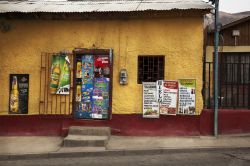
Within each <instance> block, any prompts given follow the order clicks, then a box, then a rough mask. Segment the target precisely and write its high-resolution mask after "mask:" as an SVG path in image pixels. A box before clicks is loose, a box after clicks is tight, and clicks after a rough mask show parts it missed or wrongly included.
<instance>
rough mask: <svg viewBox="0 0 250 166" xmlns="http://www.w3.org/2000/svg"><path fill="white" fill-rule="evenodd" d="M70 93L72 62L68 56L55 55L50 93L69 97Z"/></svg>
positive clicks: (52, 62) (52, 64)
mask: <svg viewBox="0 0 250 166" xmlns="http://www.w3.org/2000/svg"><path fill="white" fill-rule="evenodd" d="M69 92H70V61H69V58H68V56H67V55H53V56H52V61H51V75H50V93H51V94H63V95H68V94H69Z"/></svg>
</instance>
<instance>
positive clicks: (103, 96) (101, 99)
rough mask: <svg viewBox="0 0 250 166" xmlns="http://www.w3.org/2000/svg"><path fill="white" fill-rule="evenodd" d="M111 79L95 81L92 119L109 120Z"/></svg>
mask: <svg viewBox="0 0 250 166" xmlns="http://www.w3.org/2000/svg"><path fill="white" fill-rule="evenodd" d="M109 82H110V80H109V78H105V77H100V78H95V79H94V92H93V105H92V118H95V119H107V118H108V109H109Z"/></svg>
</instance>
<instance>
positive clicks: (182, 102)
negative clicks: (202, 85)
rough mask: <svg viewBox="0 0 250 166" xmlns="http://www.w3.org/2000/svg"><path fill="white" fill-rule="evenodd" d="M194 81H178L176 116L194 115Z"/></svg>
mask: <svg viewBox="0 0 250 166" xmlns="http://www.w3.org/2000/svg"><path fill="white" fill-rule="evenodd" d="M195 88H196V80H195V79H180V80H179V106H178V114H183V115H195V114H196V110H195Z"/></svg>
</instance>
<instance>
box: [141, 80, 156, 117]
mask: <svg viewBox="0 0 250 166" xmlns="http://www.w3.org/2000/svg"><path fill="white" fill-rule="evenodd" d="M142 84H143V117H144V118H159V103H158V102H157V100H156V82H143V83H142Z"/></svg>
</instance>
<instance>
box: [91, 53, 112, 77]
mask: <svg viewBox="0 0 250 166" xmlns="http://www.w3.org/2000/svg"><path fill="white" fill-rule="evenodd" d="M94 59H95V62H94V65H95V69H94V72H95V78H98V77H109V76H110V68H109V67H110V63H109V57H108V55H96V56H95V58H94Z"/></svg>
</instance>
